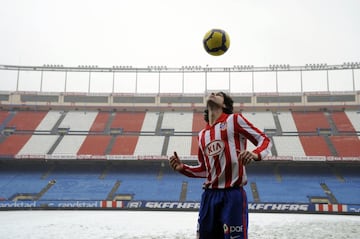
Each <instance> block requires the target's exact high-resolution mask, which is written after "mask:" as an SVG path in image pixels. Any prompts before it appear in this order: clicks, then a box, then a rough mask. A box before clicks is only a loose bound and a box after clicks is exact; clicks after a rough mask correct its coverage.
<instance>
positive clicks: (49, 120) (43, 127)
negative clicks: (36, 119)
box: [36, 110, 65, 132]
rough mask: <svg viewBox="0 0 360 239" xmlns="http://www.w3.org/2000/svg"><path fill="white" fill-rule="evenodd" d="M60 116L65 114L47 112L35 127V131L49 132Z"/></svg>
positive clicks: (52, 111)
mask: <svg viewBox="0 0 360 239" xmlns="http://www.w3.org/2000/svg"><path fill="white" fill-rule="evenodd" d="M62 114H65V112H63V111H54V110H51V111H49V112H48V113H47V114H46V116H45V117H44V118H43V119H42V121H41V122H40V124H39V125H38V126H37V127H36V131H45V132H46V131H48V132H50V131H51V130H52V129H53V127H54V126H55V124H56V123H57V122H58V120H59V119H60V117H61V115H62Z"/></svg>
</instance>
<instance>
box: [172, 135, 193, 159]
mask: <svg viewBox="0 0 360 239" xmlns="http://www.w3.org/2000/svg"><path fill="white" fill-rule="evenodd" d="M191 140H192V138H191V137H189V136H172V137H170V139H169V145H168V149H167V154H166V155H172V154H173V152H174V151H176V152H177V153H178V154H179V155H190V152H191Z"/></svg>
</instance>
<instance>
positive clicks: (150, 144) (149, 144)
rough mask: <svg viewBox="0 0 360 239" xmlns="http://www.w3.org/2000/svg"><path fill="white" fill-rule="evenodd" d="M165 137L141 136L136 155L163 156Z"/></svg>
mask: <svg viewBox="0 0 360 239" xmlns="http://www.w3.org/2000/svg"><path fill="white" fill-rule="evenodd" d="M164 140H165V136H140V137H139V139H138V142H137V144H136V148H135V151H134V155H141V156H143V155H161V154H162V148H163V145H164Z"/></svg>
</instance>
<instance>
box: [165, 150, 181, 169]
mask: <svg viewBox="0 0 360 239" xmlns="http://www.w3.org/2000/svg"><path fill="white" fill-rule="evenodd" d="M169 164H170V167H171V168H172V169H174V170H175V171H181V170H182V169H183V165H184V164H183V163H182V162H181V161H180V159H179V157H178V155H177V153H176V152H174V154H173V155H172V156H170V158H169Z"/></svg>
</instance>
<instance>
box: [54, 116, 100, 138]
mask: <svg viewBox="0 0 360 239" xmlns="http://www.w3.org/2000/svg"><path fill="white" fill-rule="evenodd" d="M97 114H98V112H96V111H69V112H67V114H66V116H65V118H64V119H63V121H62V122H61V124H60V125H59V128H69V130H70V131H69V133H75V131H78V132H79V131H84V132H88V131H89V130H90V128H91V126H92V124H93V122H94V120H95V118H96V116H97Z"/></svg>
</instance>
